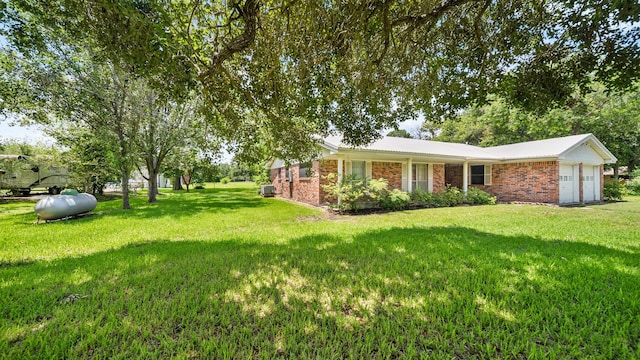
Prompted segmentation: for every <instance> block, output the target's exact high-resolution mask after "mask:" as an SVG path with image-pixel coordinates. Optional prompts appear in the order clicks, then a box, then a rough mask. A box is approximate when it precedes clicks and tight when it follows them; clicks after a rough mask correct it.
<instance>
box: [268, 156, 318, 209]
mask: <svg viewBox="0 0 640 360" xmlns="http://www.w3.org/2000/svg"><path fill="white" fill-rule="evenodd" d="M290 170H291V172H292V180H293V181H291V182H290V181H289V179H287V177H286V169H285V168H284V167H282V168H279V169H271V184H272V185H273V186H274V187H275V190H276V195H278V196H281V197H283V198H286V199H293V200H297V201H302V202H306V203H309V204H316V205H318V204H320V176H319V171H318V161H314V162H313V165H312V173H311V176H309V177H307V178H300V165H298V164H296V165H292V166H291V168H290Z"/></svg>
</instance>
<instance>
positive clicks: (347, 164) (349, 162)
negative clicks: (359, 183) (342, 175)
mask: <svg viewBox="0 0 640 360" xmlns="http://www.w3.org/2000/svg"><path fill="white" fill-rule="evenodd" d="M345 170H346V171H345V172H346V173H347V174H346V175H351V161H347V162H346V163H345Z"/></svg>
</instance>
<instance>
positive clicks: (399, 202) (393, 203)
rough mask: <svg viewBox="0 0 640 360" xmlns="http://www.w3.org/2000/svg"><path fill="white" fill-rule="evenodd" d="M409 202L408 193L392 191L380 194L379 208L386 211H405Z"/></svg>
mask: <svg viewBox="0 0 640 360" xmlns="http://www.w3.org/2000/svg"><path fill="white" fill-rule="evenodd" d="M410 202H411V197H410V196H409V194H408V193H406V192H404V191H402V190H398V189H393V190H391V191H386V192H384V193H382V194H381V195H380V197H379V203H380V207H381V208H383V209H386V210H393V211H398V210H402V209H406V208H407V206H409V203H410Z"/></svg>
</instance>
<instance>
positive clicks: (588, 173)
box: [582, 165, 600, 202]
mask: <svg viewBox="0 0 640 360" xmlns="http://www.w3.org/2000/svg"><path fill="white" fill-rule="evenodd" d="M582 194H583V198H584V201H585V202H589V201H598V200H600V167H599V166H586V165H585V166H583V167H582Z"/></svg>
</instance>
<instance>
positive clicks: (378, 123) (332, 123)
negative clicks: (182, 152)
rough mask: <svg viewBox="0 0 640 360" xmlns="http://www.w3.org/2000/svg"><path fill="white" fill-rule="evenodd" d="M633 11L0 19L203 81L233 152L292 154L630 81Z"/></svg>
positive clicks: (407, 4)
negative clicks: (484, 107)
mask: <svg viewBox="0 0 640 360" xmlns="http://www.w3.org/2000/svg"><path fill="white" fill-rule="evenodd" d="M639 14H640V6H639V5H638V4H637V2H636V1H633V0H621V1H613V2H612V1H604V0H600V1H597V0H580V1H569V0H565V1H536V0H509V1H507V0H504V1H501V0H497V1H491V0H438V1H422V0H421V1H400V0H378V1H376V0H371V1H325V0H309V1H296V0H272V1H267V0H265V1H258V0H235V1H220V2H218V1H197V0H194V1H171V2H166V1H154V0H137V1H111V0H97V1H91V2H87V1H82V0H58V1H45V2H43V1H37V2H36V1H28V0H10V1H8V2H7V6H6V7H5V8H4V9H3V10H2V15H1V16H2V17H3V18H4V20H3V21H4V24H5V25H4V26H3V27H2V28H1V29H2V32H3V33H4V34H5V36H7V37H8V39H9V40H10V42H11V44H12V45H13V46H15V47H16V48H19V49H21V51H23V52H29V51H42V50H43V49H46V48H47V46H48V45H47V44H49V43H50V42H51V41H55V39H56V37H57V34H59V33H65V34H67V35H69V36H71V37H73V38H77V39H85V40H86V41H87V42H90V43H92V44H93V46H96V47H98V48H100V49H101V50H102V51H103V55H104V56H105V57H106V58H112V59H114V60H115V59H117V61H124V62H125V63H127V64H129V66H130V68H131V71H133V72H135V73H136V74H139V75H143V76H144V75H154V76H153V78H154V79H157V84H156V85H157V86H158V87H162V88H163V89H164V90H165V91H168V92H171V93H173V94H180V93H185V92H186V91H187V90H188V89H190V88H192V87H193V86H194V85H198V86H200V88H201V89H202V91H203V98H204V99H205V101H206V104H207V106H206V111H207V113H208V115H209V119H210V122H211V123H212V124H213V125H214V126H212V128H213V129H215V130H216V132H217V134H218V135H219V136H221V137H223V138H225V139H227V140H228V141H230V142H231V143H232V144H234V145H235V146H236V147H237V148H236V150H242V148H243V147H245V146H253V145H254V144H255V142H256V141H258V139H259V140H260V141H261V142H263V144H264V145H265V146H266V148H267V149H269V150H270V151H272V152H273V153H274V155H278V156H281V157H283V158H286V159H293V158H301V157H304V154H306V153H308V152H309V151H311V150H312V148H313V141H312V139H313V137H314V136H315V135H317V134H320V135H323V134H326V133H328V132H330V131H340V132H342V133H343V134H344V137H345V140H346V141H347V142H349V143H351V144H354V145H358V144H363V143H366V142H368V141H370V140H372V139H374V138H375V137H377V136H379V134H380V132H379V131H380V130H381V129H384V128H387V127H393V126H394V125H396V124H397V122H399V121H401V120H404V119H407V118H410V117H415V116H417V114H418V113H419V112H423V113H424V114H425V115H426V116H427V117H430V118H440V117H442V116H447V115H450V114H453V113H455V112H456V111H457V110H458V109H461V108H465V107H467V106H468V105H470V104H474V103H483V102H484V100H485V99H486V97H487V95H488V94H499V95H501V96H502V97H504V98H505V99H506V101H507V103H509V104H512V105H517V106H519V107H522V108H525V109H527V110H529V111H534V112H544V111H545V109H547V108H548V107H549V106H558V105H563V104H565V103H566V102H567V101H568V100H569V99H571V95H572V94H574V93H575V92H576V91H580V92H583V93H585V92H588V91H590V87H589V85H590V84H591V83H592V82H593V81H599V82H602V83H604V84H605V86H606V87H607V88H609V89H611V90H614V91H624V90H626V89H628V88H629V87H630V86H631V85H632V84H633V83H634V81H636V80H637V79H638V77H639V75H640V50H639V46H640V45H639V44H640V30H639V29H638V20H639V16H640V15H639ZM248 114H252V116H247V115H248Z"/></svg>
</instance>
